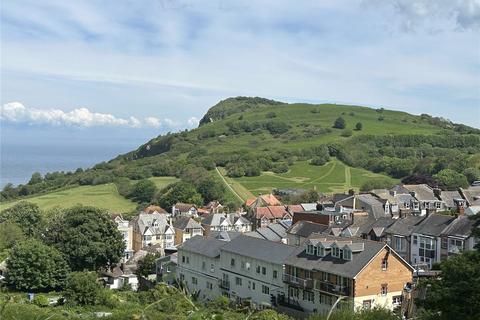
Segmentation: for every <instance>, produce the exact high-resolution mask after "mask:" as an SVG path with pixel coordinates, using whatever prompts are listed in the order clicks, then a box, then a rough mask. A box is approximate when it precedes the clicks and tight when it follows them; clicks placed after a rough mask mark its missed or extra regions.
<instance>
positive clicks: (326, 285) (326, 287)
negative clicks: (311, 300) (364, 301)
mask: <svg viewBox="0 0 480 320" xmlns="http://www.w3.org/2000/svg"><path fill="white" fill-rule="evenodd" d="M315 290H319V291H324V292H328V293H333V294H338V295H343V296H349V295H350V287H348V286H341V285H338V284H334V283H331V282H328V281H321V280H315Z"/></svg>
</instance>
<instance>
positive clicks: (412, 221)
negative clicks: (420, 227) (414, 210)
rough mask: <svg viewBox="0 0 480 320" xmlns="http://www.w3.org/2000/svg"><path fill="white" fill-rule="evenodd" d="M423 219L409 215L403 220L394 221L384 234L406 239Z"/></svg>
mask: <svg viewBox="0 0 480 320" xmlns="http://www.w3.org/2000/svg"><path fill="white" fill-rule="evenodd" d="M423 219H425V217H421V216H411V215H409V216H406V217H405V218H401V219H396V220H395V222H394V223H393V224H392V225H391V226H389V227H388V228H387V229H386V230H385V232H386V233H388V234H397V235H400V236H405V237H407V236H409V235H411V234H412V231H413V229H414V228H415V226H416V225H417V224H419V223H420V222H421V221H423Z"/></svg>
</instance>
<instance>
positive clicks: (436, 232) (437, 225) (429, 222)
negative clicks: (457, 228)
mask: <svg viewBox="0 0 480 320" xmlns="http://www.w3.org/2000/svg"><path fill="white" fill-rule="evenodd" d="M453 220H455V217H452V216H445V215H441V214H436V213H434V214H431V215H429V216H428V217H426V218H425V219H424V220H423V221H422V222H420V223H419V224H418V225H416V226H415V228H413V232H414V233H418V234H424V235H428V236H435V237H438V236H440V234H441V233H442V231H443V230H444V229H445V228H446V227H447V226H448V225H449V224H450V223H452V222H453Z"/></svg>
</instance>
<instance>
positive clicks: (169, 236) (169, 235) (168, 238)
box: [165, 234, 173, 240]
mask: <svg viewBox="0 0 480 320" xmlns="http://www.w3.org/2000/svg"><path fill="white" fill-rule="evenodd" d="M165 239H166V240H172V239H173V236H172V235H171V234H168V235H166V236H165Z"/></svg>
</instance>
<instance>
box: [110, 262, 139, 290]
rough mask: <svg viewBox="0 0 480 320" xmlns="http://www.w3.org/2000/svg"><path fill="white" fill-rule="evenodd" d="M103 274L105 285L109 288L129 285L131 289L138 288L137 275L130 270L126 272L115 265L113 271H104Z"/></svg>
mask: <svg viewBox="0 0 480 320" xmlns="http://www.w3.org/2000/svg"><path fill="white" fill-rule="evenodd" d="M101 275H102V278H103V280H104V283H105V287H106V288H108V289H122V288H124V287H125V286H127V285H128V286H130V288H131V290H133V291H137V290H138V279H137V275H135V274H133V273H128V272H127V273H124V272H123V270H122V269H121V268H120V267H115V268H113V269H112V270H111V271H107V272H103V273H102V274H101Z"/></svg>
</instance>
